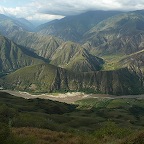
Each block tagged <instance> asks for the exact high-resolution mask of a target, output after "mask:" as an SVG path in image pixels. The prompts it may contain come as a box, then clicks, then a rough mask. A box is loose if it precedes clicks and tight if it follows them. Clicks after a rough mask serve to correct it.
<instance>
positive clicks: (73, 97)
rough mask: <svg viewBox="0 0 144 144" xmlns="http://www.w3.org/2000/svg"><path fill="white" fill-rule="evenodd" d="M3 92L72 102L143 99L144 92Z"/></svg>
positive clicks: (27, 97) (28, 97) (30, 97)
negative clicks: (87, 99) (134, 93)
mask: <svg viewBox="0 0 144 144" xmlns="http://www.w3.org/2000/svg"><path fill="white" fill-rule="evenodd" d="M1 91H3V92H7V93H9V94H12V95H14V96H17V97H23V98H25V99H33V98H42V99H50V100H56V101H59V102H65V103H74V102H75V101H78V100H81V99H86V98H108V99H116V98H139V99H144V94H142V95H126V96H114V95H107V94H85V93H81V92H68V93H65V94H61V93H56V94H55V93H54V94H49V93H46V94H39V95H33V94H30V93H27V92H21V91H11V90H1Z"/></svg>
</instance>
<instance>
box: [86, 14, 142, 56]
mask: <svg viewBox="0 0 144 144" xmlns="http://www.w3.org/2000/svg"><path fill="white" fill-rule="evenodd" d="M143 25H144V16H143V15H140V14H137V13H135V12H129V13H124V14H121V15H117V16H114V17H111V18H109V19H107V20H104V21H102V22H100V23H99V24H97V25H96V26H95V27H93V28H92V29H91V30H90V31H89V32H87V33H86V34H85V35H84V41H87V43H88V44H87V45H91V49H90V51H91V53H94V54H95V55H116V54H117V55H118V54H123V55H125V54H126V55H127V54H132V53H134V52H137V51H139V50H142V49H143V46H144V45H143V44H144V43H143V41H144V26H143ZM85 45H86V44H85ZM88 49H89V48H88Z"/></svg>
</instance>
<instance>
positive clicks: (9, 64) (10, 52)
mask: <svg viewBox="0 0 144 144" xmlns="http://www.w3.org/2000/svg"><path fill="white" fill-rule="evenodd" d="M43 62H44V59H43V58H41V57H39V56H37V55H36V54H34V53H33V52H31V51H29V50H28V49H26V48H24V47H22V46H19V45H17V44H15V43H14V42H12V41H10V40H9V39H7V38H5V37H3V36H0V71H1V72H10V71H14V70H16V69H19V68H22V67H25V66H28V65H34V64H39V63H43Z"/></svg>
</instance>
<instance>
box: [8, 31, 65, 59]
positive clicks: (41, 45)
mask: <svg viewBox="0 0 144 144" xmlns="http://www.w3.org/2000/svg"><path fill="white" fill-rule="evenodd" d="M9 38H10V39H12V40H13V41H14V42H16V43H18V44H20V45H22V46H25V47H27V48H29V49H31V50H32V51H34V52H35V53H37V54H38V55H39V56H42V57H44V58H48V59H51V57H52V56H53V54H54V53H55V51H56V49H57V48H58V47H59V46H60V45H61V44H62V43H63V41H62V40H60V39H58V38H56V37H53V36H43V35H39V34H37V33H32V32H26V31H24V32H21V33H19V32H16V33H13V34H11V35H9Z"/></svg>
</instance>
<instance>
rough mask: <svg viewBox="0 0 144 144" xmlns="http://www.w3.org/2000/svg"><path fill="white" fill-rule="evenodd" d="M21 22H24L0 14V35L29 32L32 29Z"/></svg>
mask: <svg viewBox="0 0 144 144" xmlns="http://www.w3.org/2000/svg"><path fill="white" fill-rule="evenodd" d="M22 21H24V20H22V19H21V20H20V19H16V18H11V17H8V16H5V15H3V14H0V33H1V34H2V35H4V36H8V35H9V34H11V33H14V32H21V31H31V30H32V29H31V28H30V27H29V25H28V24H25V23H26V22H22ZM27 23H28V22H27Z"/></svg>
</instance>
